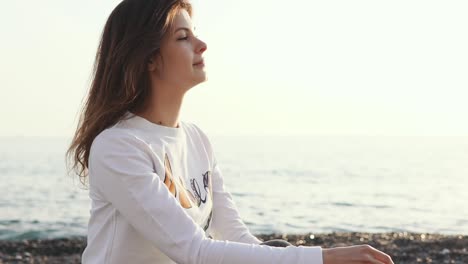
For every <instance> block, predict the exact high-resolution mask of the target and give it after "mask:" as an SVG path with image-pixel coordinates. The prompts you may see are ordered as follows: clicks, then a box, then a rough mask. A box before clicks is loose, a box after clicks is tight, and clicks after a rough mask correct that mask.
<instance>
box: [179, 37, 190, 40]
mask: <svg viewBox="0 0 468 264" xmlns="http://www.w3.org/2000/svg"><path fill="white" fill-rule="evenodd" d="M187 39H188V36H187V37H185V38H180V39H177V40H187Z"/></svg>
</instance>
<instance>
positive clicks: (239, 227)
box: [211, 163, 263, 244]
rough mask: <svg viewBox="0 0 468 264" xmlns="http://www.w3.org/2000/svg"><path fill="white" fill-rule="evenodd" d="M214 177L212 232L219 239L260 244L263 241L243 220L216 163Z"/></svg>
mask: <svg viewBox="0 0 468 264" xmlns="http://www.w3.org/2000/svg"><path fill="white" fill-rule="evenodd" d="M212 177H213V178H212V179H213V220H212V221H213V222H212V226H211V228H212V230H211V231H212V234H213V236H214V237H215V238H217V239H223V240H229V241H236V242H241V243H247V244H260V243H262V242H263V241H261V240H259V239H258V238H256V237H255V236H253V235H252V234H251V233H250V231H249V230H248V228H247V226H246V225H245V224H244V222H243V221H242V219H241V217H240V215H239V213H238V210H237V208H236V205H235V203H234V201H233V199H232V196H231V194H230V193H229V192H228V191H227V190H226V188H225V186H224V183H223V177H222V174H221V170H220V168H219V167H218V165H217V164H216V163H215V165H214V167H213V173H212Z"/></svg>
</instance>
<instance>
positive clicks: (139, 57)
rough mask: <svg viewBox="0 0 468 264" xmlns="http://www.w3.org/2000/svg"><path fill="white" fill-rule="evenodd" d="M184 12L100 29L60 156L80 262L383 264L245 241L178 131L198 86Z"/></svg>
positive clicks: (193, 40) (193, 138) (164, 11)
mask: <svg viewBox="0 0 468 264" xmlns="http://www.w3.org/2000/svg"><path fill="white" fill-rule="evenodd" d="M191 12H192V11H191V5H190V4H189V3H187V2H185V1H183V0H124V1H122V2H121V3H120V4H119V5H118V6H117V7H116V8H115V9H114V11H113V12H112V14H111V15H110V17H109V18H108V20H107V23H106V25H105V28H104V32H103V35H102V40H101V43H100V46H99V49H98V52H97V56H96V64H95V72H94V79H93V83H92V87H91V90H90V92H89V95H88V99H87V102H86V105H85V107H84V110H83V113H82V116H81V118H80V122H79V125H78V129H77V131H76V134H75V137H74V139H73V142H72V144H71V146H70V148H69V150H68V155H69V157H70V158H71V159H72V162H73V168H74V169H75V170H76V171H77V173H78V175H79V176H80V177H81V179H82V182H83V183H85V184H86V182H88V180H89V196H90V198H91V200H92V207H91V218H90V220H89V225H88V243H87V247H86V249H85V250H84V252H83V256H82V262H83V263H85V264H88V263H112V264H114V263H180V264H182V263H204V264H214V263H232V264H239V263H244V264H248V263H311V264H315V263H317V264H318V263H326V264H333V263H345V262H346V263H392V262H391V259H390V258H389V257H388V256H387V255H385V254H383V253H382V252H380V251H377V250H375V249H373V248H371V247H369V246H356V247H347V248H335V249H324V250H322V249H321V248H320V247H303V246H300V247H294V246H292V245H291V244H289V243H287V242H286V241H282V240H273V241H267V242H264V243H262V241H260V240H259V239H257V238H256V237H254V236H253V235H252V234H251V233H250V232H249V230H248V229H247V227H246V226H245V224H244V223H243V222H242V220H241V218H240V216H239V214H238V212H237V209H236V207H235V204H234V202H233V200H232V197H231V195H230V194H229V192H228V191H227V190H226V189H225V187H224V185H223V178H222V175H221V171H220V169H219V167H218V164H217V163H216V159H215V158H214V156H213V150H212V148H211V145H210V141H209V140H208V138H207V137H206V135H205V134H204V133H203V131H202V130H200V128H198V127H197V126H196V125H194V124H192V123H187V122H182V121H179V111H180V108H181V106H182V102H183V98H184V95H185V93H186V92H187V91H188V90H189V89H190V88H192V87H194V86H196V85H197V84H199V83H201V82H203V81H205V79H206V76H205V71H204V62H203V53H204V52H205V51H206V49H207V46H206V44H205V43H204V42H203V41H201V40H200V39H199V38H197V37H196V36H195V35H194V33H193V30H192V22H191ZM87 176H89V178H88V177H87ZM272 246H273V247H272Z"/></svg>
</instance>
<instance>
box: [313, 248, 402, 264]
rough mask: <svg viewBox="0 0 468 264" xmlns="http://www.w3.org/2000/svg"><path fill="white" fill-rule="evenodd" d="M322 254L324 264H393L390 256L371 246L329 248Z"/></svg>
mask: <svg viewBox="0 0 468 264" xmlns="http://www.w3.org/2000/svg"><path fill="white" fill-rule="evenodd" d="M322 252H323V264H342V263H346V264H364V263H366V264H393V261H392V258H390V256H389V255H387V254H385V253H383V252H381V251H379V250H377V249H375V248H373V247H371V246H369V245H358V246H350V247H336V248H327V249H323V251H322Z"/></svg>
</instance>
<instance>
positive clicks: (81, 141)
mask: <svg viewBox="0 0 468 264" xmlns="http://www.w3.org/2000/svg"><path fill="white" fill-rule="evenodd" d="M180 9H185V10H187V12H188V13H189V14H190V15H192V7H191V5H190V3H188V2H187V1H185V0H124V1H122V2H121V3H120V4H119V5H118V6H117V7H116V8H115V9H114V10H113V11H112V13H111V14H110V16H109V18H108V19H107V22H106V24H105V26H104V30H103V32H102V36H101V41H100V44H99V48H98V50H97V53H96V58H95V62H94V68H93V79H92V83H91V88H90V91H89V93H88V96H87V99H86V102H85V104H84V107H83V108H82V110H81V113H80V118H79V120H78V126H77V129H76V132H75V135H74V137H73V139H72V142H71V145H70V147H69V148H68V151H67V153H66V159H67V167H68V168H69V172H70V171H73V172H74V173H76V174H77V175H78V176H79V177H80V181H81V183H82V184H83V185H85V186H87V184H86V178H87V176H88V158H89V152H90V149H91V144H92V142H93V140H94V138H95V137H96V136H97V135H98V134H99V133H101V132H102V131H103V130H104V129H106V128H108V127H110V126H112V125H114V124H116V123H117V122H118V121H120V120H121V119H122V118H123V116H124V114H125V113H126V112H127V111H138V110H142V109H143V108H144V107H145V104H146V103H147V102H146V100H145V99H146V98H148V96H149V94H150V88H151V87H150V80H149V73H148V71H147V64H148V62H149V60H150V59H151V58H152V57H154V56H155V55H158V54H159V48H160V43H161V39H162V37H163V36H164V34H165V33H166V32H167V31H168V29H169V28H170V27H171V26H172V23H173V20H174V17H175V15H176V14H177V12H178V11H179V10H180Z"/></svg>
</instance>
